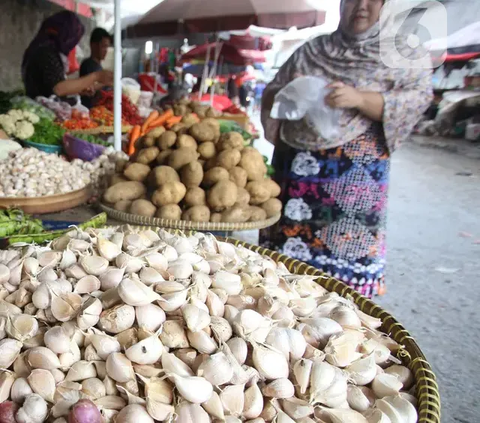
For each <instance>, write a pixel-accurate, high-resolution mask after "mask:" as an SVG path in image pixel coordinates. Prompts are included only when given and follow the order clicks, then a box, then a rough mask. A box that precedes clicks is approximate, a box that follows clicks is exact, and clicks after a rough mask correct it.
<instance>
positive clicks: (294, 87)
mask: <svg viewBox="0 0 480 423" xmlns="http://www.w3.org/2000/svg"><path fill="white" fill-rule="evenodd" d="M328 84H329V82H328V81H326V80H325V79H323V78H320V77H318V76H302V77H299V78H297V79H295V80H293V81H292V82H290V83H289V84H288V85H286V86H285V87H284V88H283V89H282V90H280V91H279V92H278V93H277V95H276V96H275V101H274V104H273V107H272V111H271V112H270V117H271V118H273V119H286V120H300V119H303V118H306V119H308V121H309V122H310V123H311V124H312V125H313V127H314V128H315V129H316V130H317V131H318V132H319V134H320V135H321V136H322V138H323V139H325V140H331V139H334V138H336V137H338V136H339V135H340V125H339V120H340V113H341V112H340V110H338V109H332V108H331V107H329V106H327V105H326V104H325V97H326V96H327V95H328V94H329V92H330V90H329V89H328V88H327V85H328Z"/></svg>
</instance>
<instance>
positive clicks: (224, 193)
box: [207, 180, 237, 211]
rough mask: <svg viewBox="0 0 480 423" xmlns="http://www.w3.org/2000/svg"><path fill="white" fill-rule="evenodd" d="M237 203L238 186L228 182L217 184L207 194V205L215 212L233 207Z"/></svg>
mask: <svg viewBox="0 0 480 423" xmlns="http://www.w3.org/2000/svg"><path fill="white" fill-rule="evenodd" d="M236 201H237V186H236V185H235V184H234V183H233V182H232V181H228V180H223V181H220V182H217V183H216V184H215V185H214V186H213V187H212V188H211V189H210V190H209V191H208V193H207V203H208V205H209V206H210V208H211V209H212V210H213V211H222V210H225V209H228V208H229V207H232V206H233V205H234V204H235V202H236Z"/></svg>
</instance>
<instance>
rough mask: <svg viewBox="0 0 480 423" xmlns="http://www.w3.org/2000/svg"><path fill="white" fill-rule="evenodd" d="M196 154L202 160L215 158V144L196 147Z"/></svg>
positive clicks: (208, 143) (207, 143)
mask: <svg viewBox="0 0 480 423" xmlns="http://www.w3.org/2000/svg"><path fill="white" fill-rule="evenodd" d="M198 152H199V153H200V157H201V158H202V159H207V160H208V159H211V158H212V157H215V154H217V151H216V150H215V144H214V143H213V142H204V143H203V144H200V145H199V146H198Z"/></svg>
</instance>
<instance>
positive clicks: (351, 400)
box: [347, 385, 375, 413]
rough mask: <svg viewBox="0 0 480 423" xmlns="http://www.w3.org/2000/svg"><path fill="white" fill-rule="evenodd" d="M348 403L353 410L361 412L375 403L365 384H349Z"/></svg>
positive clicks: (370, 391) (373, 396)
mask: <svg viewBox="0 0 480 423" xmlns="http://www.w3.org/2000/svg"><path fill="white" fill-rule="evenodd" d="M347 401H348V405H349V406H350V407H351V408H352V409H353V410H355V411H358V412H360V413H363V412H364V411H367V410H368V409H369V408H372V407H373V405H374V404H375V395H374V394H373V392H372V390H371V389H369V388H367V387H365V386H355V385H349V386H348V391H347Z"/></svg>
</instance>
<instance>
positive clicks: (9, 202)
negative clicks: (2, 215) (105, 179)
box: [0, 186, 91, 214]
mask: <svg viewBox="0 0 480 423" xmlns="http://www.w3.org/2000/svg"><path fill="white" fill-rule="evenodd" d="M90 196H91V191H90V186H87V187H85V188H82V189H79V190H77V191H72V192H68V193H66V194H57V195H49V196H47V197H3V198H0V209H8V208H10V207H17V208H19V209H22V210H23V211H24V212H25V213H28V214H45V213H56V212H60V211H64V210H68V209H72V208H74V207H77V206H79V205H80V204H83V203H86V202H87V200H88V199H89V198H90Z"/></svg>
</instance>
